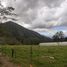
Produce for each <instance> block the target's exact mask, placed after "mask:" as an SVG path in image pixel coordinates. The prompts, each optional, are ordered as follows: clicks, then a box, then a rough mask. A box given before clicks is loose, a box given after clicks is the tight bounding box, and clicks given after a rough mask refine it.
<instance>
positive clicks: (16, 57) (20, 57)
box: [0, 45, 67, 67]
mask: <svg viewBox="0 0 67 67" xmlns="http://www.w3.org/2000/svg"><path fill="white" fill-rule="evenodd" d="M31 48H32V49H31ZM12 49H13V50H14V54H13V55H12ZM31 50H32V51H31ZM0 52H2V54H3V55H5V56H8V57H9V58H10V61H11V62H13V63H16V64H19V65H20V66H21V67H30V64H31V63H32V66H33V67H60V66H61V67H67V46H41V45H40V46H36V45H33V46H31V45H14V46H10V45H3V46H0ZM31 57H32V58H31Z"/></svg>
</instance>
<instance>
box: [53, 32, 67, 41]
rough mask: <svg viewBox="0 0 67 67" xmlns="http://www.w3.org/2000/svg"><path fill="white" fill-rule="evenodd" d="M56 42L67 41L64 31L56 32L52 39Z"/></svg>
mask: <svg viewBox="0 0 67 67" xmlns="http://www.w3.org/2000/svg"><path fill="white" fill-rule="evenodd" d="M52 39H53V41H54V42H64V41H67V37H65V35H64V33H63V31H59V32H56V33H55V35H53V37H52Z"/></svg>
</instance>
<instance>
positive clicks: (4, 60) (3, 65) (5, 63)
mask: <svg viewBox="0 0 67 67" xmlns="http://www.w3.org/2000/svg"><path fill="white" fill-rule="evenodd" d="M0 67H18V66H16V65H15V64H13V63H12V62H10V61H9V59H8V57H5V56H3V55H2V54H1V53H0Z"/></svg>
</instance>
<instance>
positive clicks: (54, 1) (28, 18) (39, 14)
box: [2, 0, 67, 36]
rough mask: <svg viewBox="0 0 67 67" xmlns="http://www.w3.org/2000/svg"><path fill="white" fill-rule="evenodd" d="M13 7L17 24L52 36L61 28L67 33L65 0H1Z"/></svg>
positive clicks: (66, 2)
mask: <svg viewBox="0 0 67 67" xmlns="http://www.w3.org/2000/svg"><path fill="white" fill-rule="evenodd" d="M2 3H3V4H5V6H8V5H9V6H13V7H15V11H14V12H16V13H17V14H18V15H19V22H17V23H19V24H21V25H22V26H24V27H26V28H29V29H32V30H35V31H37V32H39V33H41V34H45V35H49V36H52V35H53V34H54V33H55V32H57V31H60V30H62V31H63V32H64V33H65V34H67V0H2Z"/></svg>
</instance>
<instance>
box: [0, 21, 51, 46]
mask: <svg viewBox="0 0 67 67" xmlns="http://www.w3.org/2000/svg"><path fill="white" fill-rule="evenodd" d="M47 41H50V38H49V37H46V36H42V35H40V34H39V33H37V32H34V31H32V30H28V29H26V28H24V27H22V26H20V25H18V24H16V23H15V22H12V21H8V22H5V23H0V44H12V45H13V44H27V45H28V44H39V43H41V42H47Z"/></svg>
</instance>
